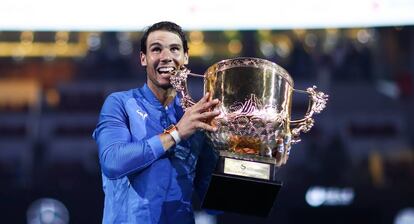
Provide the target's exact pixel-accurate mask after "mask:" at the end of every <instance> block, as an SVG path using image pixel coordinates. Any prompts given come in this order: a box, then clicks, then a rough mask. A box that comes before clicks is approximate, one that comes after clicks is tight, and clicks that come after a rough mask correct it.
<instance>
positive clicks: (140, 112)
mask: <svg viewBox="0 0 414 224" xmlns="http://www.w3.org/2000/svg"><path fill="white" fill-rule="evenodd" d="M136 112H137V114H138V115H139V116H141V117H142V120H145V118H146V117H148V114H147V113H146V112H144V111H140V110H139V109H138V110H137V111H136Z"/></svg>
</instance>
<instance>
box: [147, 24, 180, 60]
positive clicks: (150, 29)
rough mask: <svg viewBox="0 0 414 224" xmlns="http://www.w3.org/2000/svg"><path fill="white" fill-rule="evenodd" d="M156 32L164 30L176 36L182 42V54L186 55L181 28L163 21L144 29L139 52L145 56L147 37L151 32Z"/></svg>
mask: <svg viewBox="0 0 414 224" xmlns="http://www.w3.org/2000/svg"><path fill="white" fill-rule="evenodd" d="M157 30H164V31H169V32H172V33H175V34H177V35H178V36H179V37H180V39H181V41H182V42H183V47H184V52H185V53H188V43H187V39H186V37H185V34H184V31H183V30H182V29H181V27H180V26H179V25H177V24H175V23H173V22H168V21H163V22H158V23H155V24H153V25H152V26H150V27H148V28H147V29H145V31H144V34H143V35H142V37H141V51H142V52H143V53H144V54H146V53H147V39H148V35H149V34H150V33H151V32H154V31H157Z"/></svg>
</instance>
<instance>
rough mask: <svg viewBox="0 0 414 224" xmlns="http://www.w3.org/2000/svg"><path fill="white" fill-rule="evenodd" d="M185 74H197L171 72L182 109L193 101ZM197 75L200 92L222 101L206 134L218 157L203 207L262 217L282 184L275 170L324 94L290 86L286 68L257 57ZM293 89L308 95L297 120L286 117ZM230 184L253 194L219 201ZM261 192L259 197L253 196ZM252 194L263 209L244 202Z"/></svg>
mask: <svg viewBox="0 0 414 224" xmlns="http://www.w3.org/2000/svg"><path fill="white" fill-rule="evenodd" d="M188 75H194V76H201V75H197V74H193V73H191V72H190V70H188V69H187V68H185V67H182V68H181V69H179V70H176V71H175V74H174V75H172V76H171V84H172V85H173V87H174V88H175V89H176V90H177V91H178V92H179V93H180V94H181V95H182V102H181V103H182V106H183V108H184V109H186V108H187V107H190V106H192V105H193V104H194V101H193V100H192V98H191V96H190V95H189V94H188V91H187V76H188ZM201 77H204V93H207V92H209V93H210V97H211V98H218V99H219V100H220V101H221V104H220V105H218V106H217V107H216V108H215V110H220V112H221V113H220V115H219V116H218V117H216V118H215V119H213V120H212V121H211V122H212V124H213V125H214V126H216V127H217V128H218V131H217V132H214V133H213V132H212V133H210V132H209V133H206V134H207V136H208V138H209V140H210V141H211V143H212V144H213V146H214V148H215V149H217V150H218V151H219V154H220V159H219V163H218V165H217V169H216V171H215V173H214V175H213V178H212V181H211V183H210V187H209V191H208V193H207V196H206V198H205V199H204V202H203V203H204V204H203V205H204V207H206V208H212V209H219V210H229V211H233V212H239V213H246V214H253V215H260V216H266V215H268V213H269V212H270V210H271V208H272V206H273V203H274V199H275V197H276V195H277V193H278V191H279V188H280V187H281V182H280V181H279V180H277V177H276V171H277V169H278V168H279V167H280V166H282V165H283V164H285V163H286V162H287V160H288V157H289V153H290V150H291V146H292V144H295V143H298V142H299V141H300V137H299V136H300V133H301V132H307V131H309V130H310V129H311V127H312V126H313V123H314V119H313V118H312V116H313V115H314V114H315V113H320V112H321V111H322V110H323V109H324V108H325V105H326V102H327V98H328V96H327V95H326V94H324V93H322V92H320V91H317V90H316V87H315V86H313V87H310V88H308V89H307V90H306V91H303V90H296V89H293V80H292V78H291V77H290V75H289V74H288V73H287V72H286V70H285V69H283V68H282V67H280V66H279V65H277V64H275V63H273V62H270V61H267V60H264V59H259V58H235V59H228V60H223V61H220V62H218V63H216V64H214V65H212V66H210V67H209V68H208V69H207V71H206V72H205V73H204V75H202V76H201ZM294 92H298V93H305V94H308V95H309V107H308V111H307V112H306V114H305V116H304V118H302V119H299V120H291V104H292V94H293V93H294ZM233 185H234V187H237V188H239V189H241V188H247V187H249V188H257V191H256V192H257V194H256V195H253V197H252V198H251V199H249V200H247V199H245V197H246V195H243V197H244V199H243V198H240V197H238V196H235V197H234V198H231V199H229V200H225V199H223V197H229V194H231V192H232V191H231V188H232V186H233ZM248 185H252V186H248ZM227 188H229V189H228V190H227ZM251 190H252V189H250V190H249V191H250V192H251ZM249 191H247V192H249ZM261 193H262V194H263V198H260V196H259V195H258V194H261ZM233 194H234V190H233ZM255 198H260V199H256V200H259V201H258V203H260V204H262V207H263V208H250V207H252V206H249V205H248V204H249V203H250V204H251V203H252V200H255ZM220 199H221V200H220ZM266 200H267V201H266ZM245 201H247V204H246V202H245ZM223 203H224V205H223ZM226 203H227V204H226ZM243 203H245V204H246V205H245V207H243V206H244V205H242V204H243ZM266 203H267V204H266ZM263 204H265V205H263ZM259 207H260V206H259Z"/></svg>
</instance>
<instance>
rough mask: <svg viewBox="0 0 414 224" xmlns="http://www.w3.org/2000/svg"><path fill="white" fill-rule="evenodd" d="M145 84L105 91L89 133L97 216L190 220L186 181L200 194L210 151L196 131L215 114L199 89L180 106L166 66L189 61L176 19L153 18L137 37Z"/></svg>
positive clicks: (120, 219)
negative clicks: (96, 167)
mask: <svg viewBox="0 0 414 224" xmlns="http://www.w3.org/2000/svg"><path fill="white" fill-rule="evenodd" d="M140 61H141V65H142V66H144V67H145V69H146V73H147V82H146V84H145V85H144V86H143V87H141V88H137V89H132V90H129V91H124V92H117V93H113V94H111V95H110V96H109V97H108V98H107V99H106V101H105V103H104V105H103V107H102V111H101V114H100V118H99V122H98V125H97V127H96V129H95V132H94V135H93V136H94V139H95V140H96V142H97V144H98V148H99V160H100V164H101V170H102V173H103V175H102V181H103V190H104V193H105V205H104V215H103V223H139V224H145V223H180V224H181V223H194V216H193V211H192V205H191V197H192V193H193V188H195V190H197V191H198V193H199V196H200V197H203V195H204V193H205V191H206V189H207V185H208V183H209V178H210V175H211V172H212V170H213V169H214V167H215V163H216V161H217V154H216V153H215V152H214V151H213V150H212V149H211V148H210V146H209V144H207V142H206V139H205V136H204V133H203V132H202V131H216V128H215V127H213V126H211V125H210V124H208V123H205V122H203V121H206V120H211V119H212V118H214V117H216V116H217V115H219V112H218V111H212V110H211V108H213V107H214V106H216V105H217V104H218V103H219V101H218V100H217V99H214V100H209V95H208V94H206V95H205V96H204V97H203V98H202V99H201V100H200V101H199V102H198V103H196V104H195V105H194V106H192V107H190V108H188V109H187V110H186V111H185V113H184V111H183V110H182V108H181V106H180V99H179V98H178V96H177V95H176V92H175V90H174V89H173V88H172V86H171V84H170V76H171V71H173V70H175V69H177V68H178V67H179V66H182V65H186V64H188V46H187V40H186V37H185V35H184V33H183V31H182V30H181V27H179V26H178V25H176V24H174V23H171V22H160V23H156V24H154V25H152V26H151V27H149V28H148V29H147V30H146V31H145V33H144V34H143V37H142V39H141V52H140Z"/></svg>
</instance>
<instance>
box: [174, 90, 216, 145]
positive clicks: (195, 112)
mask: <svg viewBox="0 0 414 224" xmlns="http://www.w3.org/2000/svg"><path fill="white" fill-rule="evenodd" d="M209 97H210V93H207V94H206V95H204V96H203V98H201V100H200V101H198V102H197V103H196V104H194V105H193V106H192V107H189V108H187V109H186V111H185V113H184V115H183V117H182V118H181V120H180V121H179V122H178V123H177V125H176V127H177V129H178V133H179V134H180V137H181V139H187V138H188V137H190V136H191V135H192V134H193V133H194V132H196V131H197V130H199V129H202V130H206V131H217V128H216V127H213V126H212V125H211V124H209V123H207V122H206V121H211V120H212V119H213V118H215V117H217V116H218V115H219V114H220V111H218V110H212V109H213V108H214V107H215V106H216V105H217V104H219V102H220V101H219V100H218V99H213V100H208V99H209Z"/></svg>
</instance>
